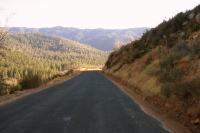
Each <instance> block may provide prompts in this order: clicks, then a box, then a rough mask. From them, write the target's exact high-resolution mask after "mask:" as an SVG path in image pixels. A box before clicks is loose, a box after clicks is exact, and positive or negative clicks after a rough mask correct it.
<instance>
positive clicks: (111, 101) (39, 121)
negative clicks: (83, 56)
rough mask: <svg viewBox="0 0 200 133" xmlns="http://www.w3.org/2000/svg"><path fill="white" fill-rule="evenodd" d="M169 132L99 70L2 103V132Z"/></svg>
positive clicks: (0, 126)
mask: <svg viewBox="0 0 200 133" xmlns="http://www.w3.org/2000/svg"><path fill="white" fill-rule="evenodd" d="M168 132H169V131H166V130H165V129H164V128H163V125H162V123H160V122H159V121H157V120H156V119H154V118H153V117H151V116H149V115H147V114H145V113H144V112H143V111H142V110H141V109H140V107H139V106H138V105H137V104H136V103H135V102H134V101H133V100H132V99H131V98H130V97H128V96H127V95H126V94H125V93H124V92H122V91H121V90H120V89H119V88H118V87H117V86H116V85H115V84H114V83H112V82H111V81H110V80H109V79H107V78H106V77H104V76H103V75H101V74H100V73H99V72H98V71H86V72H82V73H81V74H80V75H78V76H76V77H74V78H72V79H70V80H68V81H66V82H64V83H61V84H57V85H54V86H52V87H49V88H48V89H44V90H42V91H39V92H36V93H33V94H30V95H27V96H24V97H22V98H19V99H17V100H15V101H12V102H10V103H7V104H4V105H1V106H0V133H168Z"/></svg>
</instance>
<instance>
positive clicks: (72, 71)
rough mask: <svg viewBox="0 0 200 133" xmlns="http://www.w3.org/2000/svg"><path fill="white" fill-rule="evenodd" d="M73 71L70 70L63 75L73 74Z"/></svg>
mask: <svg viewBox="0 0 200 133" xmlns="http://www.w3.org/2000/svg"><path fill="white" fill-rule="evenodd" d="M73 72H74V70H73V69H70V70H69V71H67V72H66V73H65V74H64V75H69V74H70V73H73Z"/></svg>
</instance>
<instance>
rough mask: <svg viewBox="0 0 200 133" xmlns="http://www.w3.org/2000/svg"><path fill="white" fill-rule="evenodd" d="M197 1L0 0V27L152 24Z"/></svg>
mask: <svg viewBox="0 0 200 133" xmlns="http://www.w3.org/2000/svg"><path fill="white" fill-rule="evenodd" d="M199 4H200V0H0V26H4V25H7V26H8V27H28V28H41V27H55V26H63V27H75V28H80V29H94V28H104V29H126V28H136V27H156V26H157V25H158V24H160V23H161V22H163V20H168V19H169V18H172V17H173V16H175V15H176V14H177V13H179V12H185V11H186V10H190V9H193V8H194V7H196V6H197V5H199Z"/></svg>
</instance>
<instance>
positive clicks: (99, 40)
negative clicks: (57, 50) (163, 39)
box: [9, 27, 149, 51]
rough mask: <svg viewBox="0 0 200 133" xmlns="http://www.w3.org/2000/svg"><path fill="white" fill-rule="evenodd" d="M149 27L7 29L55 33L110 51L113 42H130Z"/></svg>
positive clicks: (11, 29)
mask: <svg viewBox="0 0 200 133" xmlns="http://www.w3.org/2000/svg"><path fill="white" fill-rule="evenodd" d="M146 29H149V28H147V27H143V28H132V29H131V28H130V29H123V30H119V29H77V28H65V27H53V28H24V27H11V28H10V29H9V31H14V32H41V33H46V34H49V35H56V36H62V37H65V38H68V39H70V40H73V41H77V42H80V43H84V44H87V45H90V46H92V47H94V48H97V49H99V50H103V51H111V50H112V47H113V45H114V44H115V42H118V41H120V42H122V43H126V42H130V41H132V40H135V39H138V38H140V37H141V35H142V34H143V33H144V32H145V31H146Z"/></svg>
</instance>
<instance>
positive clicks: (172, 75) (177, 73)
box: [159, 67, 183, 83]
mask: <svg viewBox="0 0 200 133" xmlns="http://www.w3.org/2000/svg"><path fill="white" fill-rule="evenodd" d="M182 75H183V69H182V68H181V67H178V68H175V69H173V70H171V71H169V70H168V71H164V72H162V74H161V75H160V77H159V80H160V81H161V82H163V83H166V82H178V81H181V79H182Z"/></svg>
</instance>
